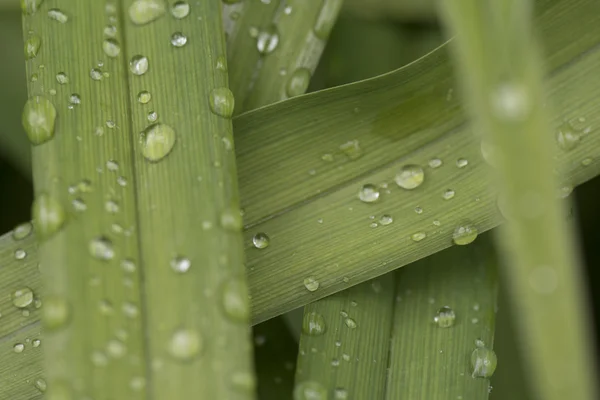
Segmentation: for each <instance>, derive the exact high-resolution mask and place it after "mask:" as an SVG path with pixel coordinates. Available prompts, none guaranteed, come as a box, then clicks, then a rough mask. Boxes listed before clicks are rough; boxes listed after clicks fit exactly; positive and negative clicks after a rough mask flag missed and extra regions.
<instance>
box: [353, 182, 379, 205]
mask: <svg viewBox="0 0 600 400" xmlns="http://www.w3.org/2000/svg"><path fill="white" fill-rule="evenodd" d="M358 198H359V199H360V201H362V202H365V203H373V202H375V201H377V199H379V189H378V188H377V186H375V185H373V184H370V183H367V184H365V185H363V187H361V188H360V190H359V192H358Z"/></svg>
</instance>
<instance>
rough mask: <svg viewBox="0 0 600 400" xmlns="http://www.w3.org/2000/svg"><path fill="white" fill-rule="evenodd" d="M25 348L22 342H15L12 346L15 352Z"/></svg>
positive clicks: (20, 351)
mask: <svg viewBox="0 0 600 400" xmlns="http://www.w3.org/2000/svg"><path fill="white" fill-rule="evenodd" d="M23 350H25V345H24V344H23V343H17V344H15V345H14V346H13V351H14V352H15V353H22V352H23Z"/></svg>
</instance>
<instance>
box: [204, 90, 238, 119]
mask: <svg viewBox="0 0 600 400" xmlns="http://www.w3.org/2000/svg"><path fill="white" fill-rule="evenodd" d="M209 99H210V109H211V111H212V112H213V113H215V114H216V115H219V116H221V117H224V118H231V116H232V115H233V109H234V107H235V99H234V97H233V93H232V92H231V90H229V89H228V88H226V87H221V88H216V89H213V90H212V91H211V92H210V98H209Z"/></svg>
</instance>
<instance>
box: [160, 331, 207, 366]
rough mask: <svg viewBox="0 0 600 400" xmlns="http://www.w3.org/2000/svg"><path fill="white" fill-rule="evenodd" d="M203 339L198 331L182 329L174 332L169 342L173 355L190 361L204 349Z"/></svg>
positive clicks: (169, 348)
mask: <svg viewBox="0 0 600 400" xmlns="http://www.w3.org/2000/svg"><path fill="white" fill-rule="evenodd" d="M202 347H203V341H202V337H201V336H200V334H199V333H198V332H196V331H195V330H192V329H180V330H177V331H175V332H174V333H173V335H172V336H171V339H170V340H169V343H168V346H167V348H168V351H169V354H171V356H173V357H174V358H176V359H178V360H181V361H190V360H192V359H193V358H194V357H196V356H197V355H198V354H200V352H201V351H202Z"/></svg>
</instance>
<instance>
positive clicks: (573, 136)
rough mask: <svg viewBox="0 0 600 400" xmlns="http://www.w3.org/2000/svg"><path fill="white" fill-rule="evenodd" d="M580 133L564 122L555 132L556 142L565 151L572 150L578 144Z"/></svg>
mask: <svg viewBox="0 0 600 400" xmlns="http://www.w3.org/2000/svg"><path fill="white" fill-rule="evenodd" d="M580 140H581V135H580V134H579V132H576V131H575V130H573V128H572V127H571V125H569V124H568V123H564V124H562V125H561V126H560V128H559V129H558V131H557V132H556V143H557V144H558V147H560V148H561V149H563V150H565V151H569V150H573V149H574V148H575V147H577V145H578V144H579V142H580Z"/></svg>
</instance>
